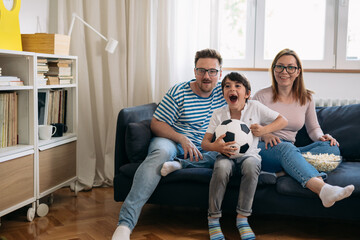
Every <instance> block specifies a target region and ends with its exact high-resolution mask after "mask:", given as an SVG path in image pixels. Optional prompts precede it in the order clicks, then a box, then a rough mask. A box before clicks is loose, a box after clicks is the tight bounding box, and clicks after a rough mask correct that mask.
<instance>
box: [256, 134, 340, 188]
mask: <svg viewBox="0 0 360 240" xmlns="http://www.w3.org/2000/svg"><path fill="white" fill-rule="evenodd" d="M258 147H259V148H260V149H261V151H260V153H259V154H260V156H261V158H262V162H261V170H263V171H266V172H274V173H276V172H280V171H285V172H286V173H287V174H289V175H290V176H291V177H293V178H294V179H295V180H296V181H298V182H299V183H300V184H301V185H302V186H303V187H305V185H306V183H307V182H308V181H309V179H310V178H313V177H319V176H321V177H322V178H323V179H326V177H327V174H326V173H323V172H321V173H319V172H318V171H317V170H316V169H315V168H314V167H313V166H312V165H311V164H310V163H308V162H307V161H306V160H305V158H304V157H303V156H302V155H301V154H302V153H305V152H310V153H312V154H320V153H328V154H331V153H333V154H335V155H340V149H339V148H338V147H337V146H330V141H326V142H323V141H318V142H314V143H312V144H310V145H308V146H304V147H299V148H298V147H296V146H295V145H294V144H293V143H291V142H288V141H284V140H282V141H281V143H278V144H277V145H276V146H273V147H271V146H270V145H268V149H265V143H264V142H262V141H260V142H259V144H258Z"/></svg>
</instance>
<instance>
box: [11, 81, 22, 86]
mask: <svg viewBox="0 0 360 240" xmlns="http://www.w3.org/2000/svg"><path fill="white" fill-rule="evenodd" d="M10 86H24V82H23V81H10Z"/></svg>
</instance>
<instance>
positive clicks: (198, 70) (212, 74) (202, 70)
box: [195, 68, 220, 77]
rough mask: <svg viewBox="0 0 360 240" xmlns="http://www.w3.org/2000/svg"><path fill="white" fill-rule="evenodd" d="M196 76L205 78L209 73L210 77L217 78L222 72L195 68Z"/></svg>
mask: <svg viewBox="0 0 360 240" xmlns="http://www.w3.org/2000/svg"><path fill="white" fill-rule="evenodd" d="M195 71H196V75H199V76H204V75H205V73H206V72H208V74H209V77H215V76H216V75H217V74H218V72H219V71H220V70H217V69H213V68H211V69H205V68H195Z"/></svg>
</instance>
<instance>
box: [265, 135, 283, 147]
mask: <svg viewBox="0 0 360 240" xmlns="http://www.w3.org/2000/svg"><path fill="white" fill-rule="evenodd" d="M261 139H262V140H263V141H264V142H265V149H268V144H270V146H271V147H273V146H276V145H277V144H278V143H280V142H281V140H280V138H278V137H276V136H275V135H273V134H271V133H268V134H264V135H263V136H262V137H261Z"/></svg>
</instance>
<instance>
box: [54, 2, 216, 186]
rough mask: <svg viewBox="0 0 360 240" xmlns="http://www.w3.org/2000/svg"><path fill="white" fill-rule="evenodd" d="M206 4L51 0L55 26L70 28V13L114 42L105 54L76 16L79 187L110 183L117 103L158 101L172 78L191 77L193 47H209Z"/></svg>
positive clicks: (73, 41)
mask: <svg viewBox="0 0 360 240" xmlns="http://www.w3.org/2000/svg"><path fill="white" fill-rule="evenodd" d="M208 6H209V3H208V1H207V0H195V1H194V0H174V1H168V0H106V1H104V0H82V1H81V0H58V1H57V2H55V1H50V7H51V8H53V7H54V8H55V9H57V10H56V11H55V12H56V14H53V16H52V17H50V21H52V23H51V24H53V25H54V26H56V27H55V28H56V29H57V32H56V33H59V34H67V33H68V30H69V26H70V22H71V18H72V13H73V12H75V13H77V14H78V15H79V16H80V17H81V18H82V19H84V21H86V22H87V23H89V24H90V25H91V26H93V27H94V28H95V29H97V30H98V31H99V32H100V33H101V34H103V35H104V36H106V37H107V38H109V37H111V38H114V39H116V40H118V41H119V45H118V47H117V49H116V51H115V52H114V54H110V53H108V52H106V51H105V46H106V41H105V40H103V39H102V38H100V37H99V36H98V35H97V34H96V33H95V32H93V31H92V30H90V29H89V28H87V27H86V26H85V25H83V24H82V23H81V22H80V21H78V20H76V21H75V25H74V29H73V32H72V35H71V46H70V54H71V55H75V56H78V61H79V65H78V69H79V79H78V83H79V108H78V110H79V125H78V141H77V144H78V153H77V158H78V177H79V182H78V183H79V186H78V187H80V189H84V188H85V189H89V188H91V187H94V186H104V185H112V179H113V173H114V164H113V162H114V160H113V159H114V144H115V132H116V120H117V114H118V113H119V111H120V110H121V109H122V108H124V107H130V106H136V105H141V104H146V103H150V102H159V101H160V100H161V99H162V97H163V96H164V94H165V93H166V91H167V90H168V89H169V88H170V87H171V86H172V85H173V84H174V83H176V82H180V81H188V80H190V79H191V78H194V73H193V68H194V55H195V52H196V51H197V50H199V49H202V48H206V47H209V38H210V37H209V36H207V34H208V33H207V32H208V30H209V25H208V24H207V22H208V19H206V17H204V16H208V15H209V13H207V11H208ZM179 9H180V11H179ZM204 14H205V15H204ZM54 22H55V23H54Z"/></svg>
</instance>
